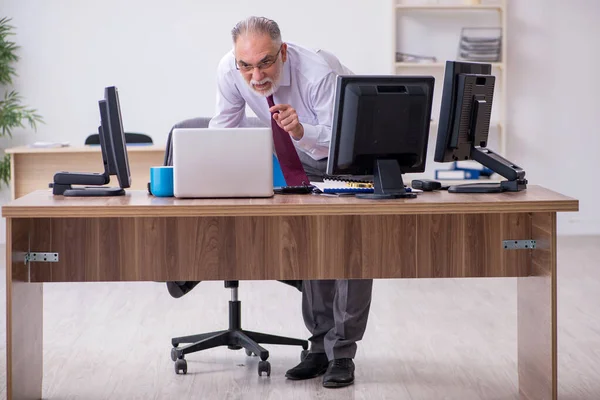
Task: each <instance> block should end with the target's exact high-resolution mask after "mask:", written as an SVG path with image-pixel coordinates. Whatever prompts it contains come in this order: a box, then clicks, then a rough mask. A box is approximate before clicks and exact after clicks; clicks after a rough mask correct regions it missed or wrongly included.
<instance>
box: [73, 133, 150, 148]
mask: <svg viewBox="0 0 600 400" xmlns="http://www.w3.org/2000/svg"><path fill="white" fill-rule="evenodd" d="M125 143H131V144H134V143H135V144H148V145H151V144H153V141H152V138H151V137H150V136H148V135H146V134H145V133H133V132H125ZM85 144H86V145H95V144H97V145H99V144H100V136H98V134H97V133H93V134H91V135H89V136H88V137H87V138H86V139H85Z"/></svg>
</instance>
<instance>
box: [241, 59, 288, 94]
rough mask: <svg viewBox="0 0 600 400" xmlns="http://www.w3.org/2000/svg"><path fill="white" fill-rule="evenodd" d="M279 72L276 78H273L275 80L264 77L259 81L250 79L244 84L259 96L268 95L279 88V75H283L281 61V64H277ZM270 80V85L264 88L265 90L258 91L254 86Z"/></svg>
mask: <svg viewBox="0 0 600 400" xmlns="http://www.w3.org/2000/svg"><path fill="white" fill-rule="evenodd" d="M278 72H279V73H278V74H277V78H275V80H273V79H271V78H265V79H263V80H261V81H255V80H253V79H252V80H250V82H246V84H247V85H248V86H249V87H250V89H252V93H254V94H255V95H257V96H260V97H269V96H270V95H272V94H273V93H275V92H276V91H277V89H279V81H280V80H281V76H282V75H283V63H281V65H279V71H278ZM267 82H270V83H271V87H270V88H269V89H268V90H266V91H264V92H263V91H259V90H256V89H255V88H254V85H261V84H264V83H267Z"/></svg>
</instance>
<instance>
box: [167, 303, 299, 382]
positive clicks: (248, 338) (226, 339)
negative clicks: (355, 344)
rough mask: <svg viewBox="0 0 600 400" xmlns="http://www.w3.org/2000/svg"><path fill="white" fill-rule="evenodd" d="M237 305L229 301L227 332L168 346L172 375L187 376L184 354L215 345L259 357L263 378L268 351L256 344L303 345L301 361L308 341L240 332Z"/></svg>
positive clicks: (173, 341) (184, 338) (183, 339)
mask: <svg viewBox="0 0 600 400" xmlns="http://www.w3.org/2000/svg"><path fill="white" fill-rule="evenodd" d="M240 303H241V302H239V301H230V302H229V325H230V327H229V329H227V330H223V331H216V332H209V333H201V334H198V335H189V336H182V337H176V338H172V339H171V344H172V345H173V348H172V349H171V360H173V361H174V362H175V373H177V374H179V373H183V374H186V373H187V362H186V361H185V355H186V354H190V353H195V352H197V351H202V350H207V349H212V348H214V347H218V346H227V347H228V348H229V349H232V350H239V349H241V348H244V349H246V354H247V355H252V354H254V355H257V356H259V357H260V360H261V361H260V362H259V364H258V374H259V375H262V372H266V373H267V376H269V375H270V374H271V365H270V364H269V362H268V361H267V359H268V358H269V351H268V350H266V349H265V348H264V347H262V346H261V345H260V344H259V343H262V344H280V345H288V346H302V348H303V349H304V351H303V352H302V355H301V358H303V357H304V356H305V355H306V353H308V341H307V340H302V339H294V338H289V337H285V336H276V335H270V334H266V333H260V332H252V331H246V330H243V329H241V327H240V325H241V321H240V315H241V313H240V307H241V304H240ZM180 344H187V346H182V347H179V345H180Z"/></svg>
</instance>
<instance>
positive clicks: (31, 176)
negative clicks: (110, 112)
mask: <svg viewBox="0 0 600 400" xmlns="http://www.w3.org/2000/svg"><path fill="white" fill-rule="evenodd" d="M6 153H7V154H10V170H11V187H12V198H13V200H14V199H16V198H19V197H21V196H24V195H26V194H27V193H30V192H33V191H34V190H43V189H47V188H48V183H50V182H52V180H53V177H54V174H55V173H56V172H58V171H69V172H103V171H104V167H103V164H102V155H101V153H100V146H80V147H61V148H55V149H43V148H31V147H28V146H22V147H14V148H12V149H6ZM127 153H128V156H129V169H130V172H131V188H132V189H134V190H146V187H147V184H148V181H149V179H150V167H153V166H156V165H163V159H164V155H165V147H164V146H127ZM109 186H119V182H118V181H117V178H116V177H114V176H113V177H111V181H110V184H109Z"/></svg>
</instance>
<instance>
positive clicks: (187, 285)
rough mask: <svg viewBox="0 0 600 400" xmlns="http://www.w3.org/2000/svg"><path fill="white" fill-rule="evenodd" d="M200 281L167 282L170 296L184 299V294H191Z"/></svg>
mask: <svg viewBox="0 0 600 400" xmlns="http://www.w3.org/2000/svg"><path fill="white" fill-rule="evenodd" d="M199 283H200V281H176V282H167V290H168V291H169V294H170V295H171V296H173V297H175V298H176V299H178V298H180V297H182V296H183V295H184V294H187V293H189V292H190V291H191V290H192V289H193V288H195V287H196V285H197V284H199Z"/></svg>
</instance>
